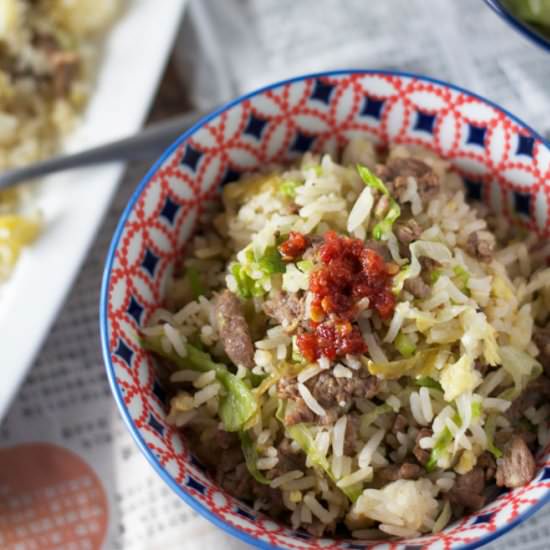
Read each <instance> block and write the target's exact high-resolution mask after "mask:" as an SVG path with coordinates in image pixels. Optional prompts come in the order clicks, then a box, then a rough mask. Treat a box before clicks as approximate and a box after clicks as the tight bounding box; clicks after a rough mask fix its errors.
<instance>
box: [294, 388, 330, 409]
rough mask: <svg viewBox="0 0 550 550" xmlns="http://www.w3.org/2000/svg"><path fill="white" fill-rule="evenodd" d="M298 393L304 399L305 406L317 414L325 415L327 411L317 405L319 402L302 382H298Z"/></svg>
mask: <svg viewBox="0 0 550 550" xmlns="http://www.w3.org/2000/svg"><path fill="white" fill-rule="evenodd" d="M298 393H299V394H300V396H301V398H302V399H303V400H304V402H305V404H306V405H307V407H308V408H309V409H310V410H311V411H313V412H314V413H315V414H316V415H318V416H325V415H326V414H327V412H326V411H325V409H323V407H321V405H319V402H318V401H317V400H316V399H315V397H313V395H311V392H310V391H309V389H308V388H307V386H305V385H304V384H298Z"/></svg>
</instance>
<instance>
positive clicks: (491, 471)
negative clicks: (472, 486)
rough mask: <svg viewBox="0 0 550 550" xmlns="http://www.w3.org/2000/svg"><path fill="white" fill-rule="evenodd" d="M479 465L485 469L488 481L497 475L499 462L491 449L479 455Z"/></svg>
mask: <svg viewBox="0 0 550 550" xmlns="http://www.w3.org/2000/svg"><path fill="white" fill-rule="evenodd" d="M477 465H478V466H479V467H480V468H482V469H483V472H484V473H485V479H486V481H489V480H491V479H493V478H494V477H495V474H496V471H497V463H496V461H495V459H494V457H493V455H492V454H491V453H490V452H489V451H485V452H483V453H481V455H479V457H478V459H477Z"/></svg>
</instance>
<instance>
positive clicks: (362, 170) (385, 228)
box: [357, 164, 401, 241]
mask: <svg viewBox="0 0 550 550" xmlns="http://www.w3.org/2000/svg"><path fill="white" fill-rule="evenodd" d="M357 172H358V173H359V176H360V177H361V179H362V180H363V182H364V183H365V185H368V186H369V187H371V188H373V189H375V190H377V191H380V192H381V193H382V194H383V195H386V196H387V197H388V198H389V200H390V207H389V209H388V212H387V213H386V216H385V217H384V219H383V220H381V221H380V222H378V223H377V224H376V225H375V226H374V228H373V230H372V235H373V237H374V238H375V239H376V240H378V241H380V240H382V239H383V238H384V237H385V236H386V235H387V234H388V233H390V232H391V230H392V227H393V224H394V222H395V221H396V220H397V219H398V218H399V216H400V215H401V208H400V207H399V205H398V204H397V201H396V200H395V199H394V198H393V197H392V196H391V195H390V191H389V189H388V188H387V187H386V186H385V185H384V182H383V181H382V180H381V179H380V178H379V177H377V176H375V175H374V174H373V173H372V172H371V171H370V170H369V169H368V168H367V167H366V166H362V165H361V164H358V165H357Z"/></svg>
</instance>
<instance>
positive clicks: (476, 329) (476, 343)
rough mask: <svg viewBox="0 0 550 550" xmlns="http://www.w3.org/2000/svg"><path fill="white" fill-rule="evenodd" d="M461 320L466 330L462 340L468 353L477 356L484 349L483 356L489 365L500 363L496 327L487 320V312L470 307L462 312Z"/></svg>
mask: <svg viewBox="0 0 550 550" xmlns="http://www.w3.org/2000/svg"><path fill="white" fill-rule="evenodd" d="M461 322H462V326H463V327H464V329H465V332H464V334H463V335H462V338H461V339H460V341H461V343H462V345H463V346H464V349H465V350H466V353H468V354H469V355H470V356H472V357H477V356H478V354H479V352H480V351H482V352H483V357H484V358H485V361H487V363H488V364H489V365H491V366H495V365H498V364H499V363H500V355H499V351H498V345H497V341H496V336H495V329H494V328H493V327H492V326H491V325H490V324H489V323H488V322H487V317H486V316H485V314H484V313H482V312H480V311H476V310H475V309H474V308H473V307H469V308H467V309H466V310H465V311H464V313H463V314H462V317H461ZM480 346H481V349H480Z"/></svg>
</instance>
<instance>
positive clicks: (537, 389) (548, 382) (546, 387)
mask: <svg viewBox="0 0 550 550" xmlns="http://www.w3.org/2000/svg"><path fill="white" fill-rule="evenodd" d="M548 397H550V378H548V377H546V376H539V377H538V378H536V379H535V380H533V382H531V383H530V384H529V385H528V386H527V387H526V388H525V389H524V390H523V392H521V394H520V395H519V396H518V397H516V399H514V401H513V402H512V405H511V406H510V407H509V409H508V410H507V411H506V413H505V416H506V418H508V420H510V421H512V422H516V421H518V420H519V419H520V418H521V417H522V416H523V412H524V411H526V410H527V409H528V408H529V407H535V406H537V405H538V404H539V403H542V402H543V401H547V399H548Z"/></svg>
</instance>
